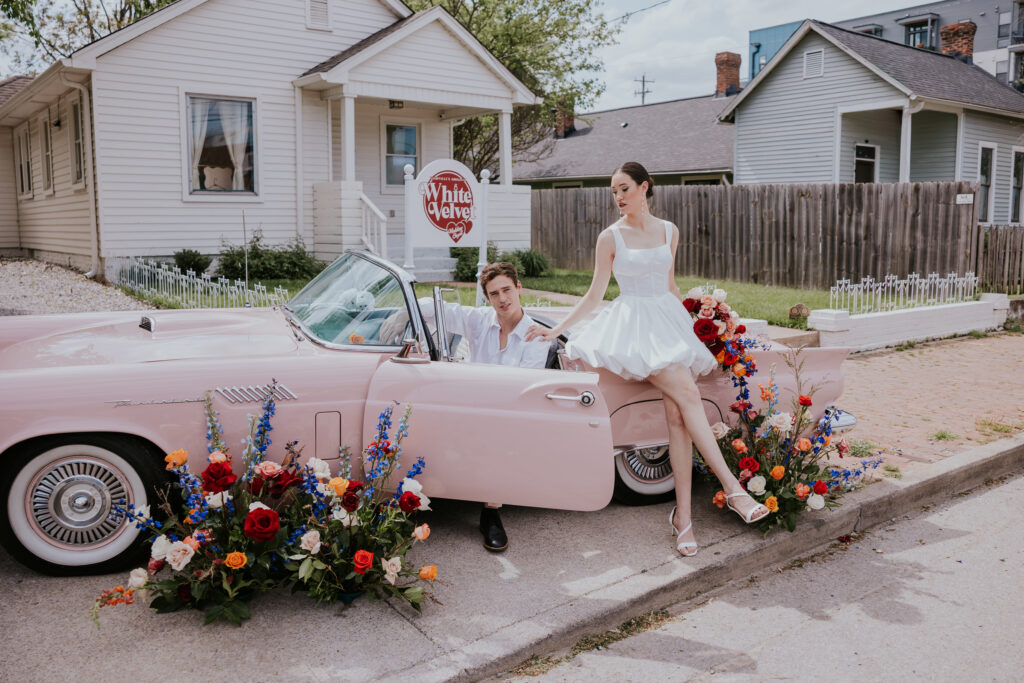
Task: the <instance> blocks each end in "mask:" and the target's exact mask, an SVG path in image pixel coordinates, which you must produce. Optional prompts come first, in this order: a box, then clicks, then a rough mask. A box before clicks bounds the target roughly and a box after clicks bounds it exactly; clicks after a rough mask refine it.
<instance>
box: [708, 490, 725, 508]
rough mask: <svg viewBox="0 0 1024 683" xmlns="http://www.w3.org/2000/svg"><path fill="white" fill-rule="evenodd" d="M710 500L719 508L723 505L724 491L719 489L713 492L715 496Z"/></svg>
mask: <svg viewBox="0 0 1024 683" xmlns="http://www.w3.org/2000/svg"><path fill="white" fill-rule="evenodd" d="M711 502H712V503H714V504H715V505H717V506H718V507H719V508H724V507H725V491H719V492H718V493H716V494H715V497H714V498H712V499H711Z"/></svg>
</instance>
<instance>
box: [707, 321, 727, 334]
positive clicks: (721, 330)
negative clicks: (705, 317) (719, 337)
mask: <svg viewBox="0 0 1024 683" xmlns="http://www.w3.org/2000/svg"><path fill="white" fill-rule="evenodd" d="M711 322H713V323H715V329H716V330H718V334H725V331H726V329H728V326H727V325H726V324H725V323H724V322H722V321H721V320H712V321H711Z"/></svg>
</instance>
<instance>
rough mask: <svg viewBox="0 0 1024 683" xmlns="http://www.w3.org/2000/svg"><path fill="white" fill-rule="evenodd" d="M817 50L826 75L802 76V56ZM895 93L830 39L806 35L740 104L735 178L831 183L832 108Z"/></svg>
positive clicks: (832, 160) (741, 180)
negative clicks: (822, 52)
mask: <svg viewBox="0 0 1024 683" xmlns="http://www.w3.org/2000/svg"><path fill="white" fill-rule="evenodd" d="M818 48H821V49H823V50H824V74H825V75H824V76H822V77H820V78H807V79H805V78H804V77H803V54H804V52H805V51H806V50H813V49H818ZM900 95H901V93H900V92H899V91H898V90H896V89H895V88H893V87H892V86H891V85H889V84H888V83H886V82H884V81H883V80H881V79H880V78H878V77H877V76H875V75H874V74H873V73H871V72H870V71H868V69H866V68H865V67H864V66H862V65H861V64H859V63H858V62H856V61H855V60H854V59H852V58H851V57H848V56H847V55H846V54H845V53H843V52H841V51H840V50H839V49H838V48H836V47H835V46H833V45H832V44H831V43H828V42H827V41H825V40H824V39H823V38H821V37H820V36H818V35H815V34H810V35H808V36H807V37H805V38H804V39H803V40H802V41H800V44H799V45H797V46H796V47H795V48H794V49H793V50H792V51H791V52H790V53H789V54H788V55H787V56H786V57H785V58H784V60H783V61H782V62H781V63H780V64H779V66H778V67H777V68H776V69H775V70H774V71H773V72H772V73H770V74H769V75H768V76H767V77H766V79H765V80H764V81H763V82H762V83H761V84H760V85H758V87H757V89H755V90H754V91H752V92H751V93H750V95H749V96H748V97H747V98H746V99H745V100H744V101H743V102H742V103H741V104H740V105H739V108H738V110H737V116H736V123H735V124H734V125H735V159H734V172H733V173H734V182H736V183H806V182H817V183H820V182H831V181H832V174H833V170H834V154H835V137H834V136H835V121H836V114H835V112H836V107H837V106H843V105H860V104H864V103H866V102H869V101H873V100H886V99H889V100H891V99H892V98H893V97H898V96H900ZM885 154H886V151H885V150H883V155H885Z"/></svg>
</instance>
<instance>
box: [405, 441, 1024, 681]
mask: <svg viewBox="0 0 1024 683" xmlns="http://www.w3.org/2000/svg"><path fill="white" fill-rule="evenodd" d="M1021 469H1024V435H1019V436H1015V437H1012V438H1008V439H1002V440H1000V441H996V442H993V443H990V444H987V445H984V446H979V447H978V448H974V449H971V450H970V451H967V452H964V453H960V454H957V455H954V456H951V457H950V458H948V459H946V460H944V461H941V462H938V463H933V464H930V465H928V466H926V467H921V468H920V469H919V470H916V471H911V472H910V473H907V474H905V475H904V478H902V479H882V480H880V481H878V482H876V483H874V484H871V485H870V486H867V487H865V488H864V489H861V490H859V491H855V492H853V493H850V494H847V495H846V496H845V497H844V499H843V504H842V505H841V506H840V507H839V508H836V509H833V510H822V511H821V512H818V513H804V514H803V515H802V518H801V521H800V524H799V526H798V527H797V530H796V531H795V532H794V533H787V532H785V531H774V532H772V534H771V535H769V536H768V538H761V539H758V540H757V541H755V542H753V543H751V536H750V534H749V533H744V530H742V529H741V530H740V531H739V532H738V533H736V534H735V535H733V536H731V537H728V538H726V539H724V540H723V541H720V542H718V543H715V544H712V545H710V546H705V547H702V548H701V552H700V553H699V554H698V555H697V556H696V557H694V558H691V559H687V560H682V559H674V560H672V561H670V562H668V563H666V564H665V565H662V566H661V567H659V568H658V571H649V572H644V573H641V574H635V575H632V576H629V577H626V578H625V579H623V580H622V581H620V582H618V583H616V584H614V585H613V586H609V587H605V588H601V589H598V590H596V591H594V594H593V595H590V596H586V597H592V598H595V599H594V600H593V601H592V602H591V603H589V604H587V603H586V601H585V600H577V601H575V602H578V603H582V604H580V605H579V606H576V605H575V604H574V603H570V604H569V608H567V607H566V606H564V605H561V606H556V607H553V608H551V609H549V610H547V611H545V612H542V613H541V614H539V615H537V616H536V617H534V618H533V619H530V620H529V621H521V622H518V623H515V624H511V625H509V626H507V627H505V628H502V629H499V630H498V631H496V632H494V633H491V634H489V635H485V636H484V637H482V638H481V639H480V640H477V641H475V642H473V643H469V644H467V645H466V646H464V647H462V648H459V649H458V650H454V651H450V652H448V653H446V654H445V655H443V656H442V657H440V658H438V659H435V660H434V661H432V662H431V663H430V664H429V665H427V666H423V665H420V666H417V667H415V669H410V670H407V671H403V672H398V673H393V674H390V675H389V676H388V677H387V679H396V680H397V679H399V678H402V679H403V680H404V679H406V678H407V676H408V674H409V673H412V672H413V671H415V675H416V676H417V678H418V679H420V680H455V681H463V680H478V679H480V678H484V677H486V676H492V675H494V674H496V673H499V672H501V671H504V670H507V669H509V668H511V667H513V666H515V665H517V664H519V663H521V662H522V661H524V660H526V659H528V658H529V657H530V656H531V655H534V654H543V653H546V652H551V651H555V650H559V649H563V648H568V647H570V646H571V645H573V644H574V643H575V642H576V641H578V640H579V639H580V638H581V637H583V636H585V635H588V634H593V633H599V632H602V631H605V630H609V629H613V628H616V627H617V626H618V625H619V624H620V623H622V622H623V621H624V620H626V619H629V618H631V617H634V616H637V615H640V614H644V613H646V612H650V611H652V610H656V609H661V608H664V607H667V606H668V605H671V604H674V603H677V602H680V601H683V600H687V599H689V598H692V597H694V596H696V595H700V594H702V593H706V592H708V591H710V590H712V589H714V588H716V587H718V586H721V585H723V584H725V583H728V582H729V581H733V580H735V579H739V578H745V577H748V576H751V575H754V574H757V573H759V572H762V571H764V570H765V569H768V568H772V567H773V566H778V565H781V564H784V563H786V562H788V561H789V560H791V559H793V558H795V557H798V556H803V555H806V554H808V553H809V552H811V551H813V550H815V549H817V548H820V547H821V546H823V545H825V544H828V543H830V542H832V541H833V540H835V539H836V538H837V537H839V536H842V535H844V534H849V533H851V532H853V531H865V530H867V529H870V528H872V527H874V526H878V525H879V524H883V523H885V522H887V521H889V520H891V519H893V518H894V517H898V516H900V515H905V514H908V513H911V512H917V511H919V510H920V509H921V508H922V507H925V506H928V505H932V504H935V503H940V502H943V501H945V500H948V499H949V498H951V497H953V496H955V495H957V494H959V493H963V492H965V491H968V490H970V489H972V488H975V487H977V486H980V485H982V484H984V483H985V482H986V481H989V480H991V479H994V478H997V477H1000V476H1003V475H1006V474H1011V473H1014V472H1016V471H1018V470H1021ZM694 561H697V563H699V566H698V567H696V568H695V570H694V568H693V564H695V562H694ZM661 570H664V571H661ZM687 570H690V571H687ZM588 607H589V609H588Z"/></svg>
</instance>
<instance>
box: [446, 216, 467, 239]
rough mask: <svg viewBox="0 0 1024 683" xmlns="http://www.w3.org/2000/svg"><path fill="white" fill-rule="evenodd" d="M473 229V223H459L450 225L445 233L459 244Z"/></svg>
mask: <svg viewBox="0 0 1024 683" xmlns="http://www.w3.org/2000/svg"><path fill="white" fill-rule="evenodd" d="M472 229H473V221H459V222H458V223H449V224H448V226H447V227H446V228H445V232H447V233H448V236H449V237H451V238H452V239H453V240H454V241H456V242H458V241H459V240H461V239H462V238H463V237H465V236H466V234H467V233H469V231H470V230H472Z"/></svg>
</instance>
